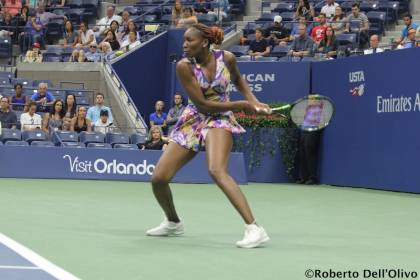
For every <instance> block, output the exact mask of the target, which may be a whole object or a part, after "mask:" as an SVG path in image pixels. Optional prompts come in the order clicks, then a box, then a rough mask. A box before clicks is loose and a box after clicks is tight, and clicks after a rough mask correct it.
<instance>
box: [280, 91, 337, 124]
mask: <svg viewBox="0 0 420 280" xmlns="http://www.w3.org/2000/svg"><path fill="white" fill-rule="evenodd" d="M289 108H291V110H290V117H291V119H292V121H293V122H294V123H295V124H296V125H297V126H298V127H299V128H300V129H302V130H305V131H316V130H320V129H323V128H325V127H326V126H327V125H328V124H329V123H330V121H331V119H332V117H333V115H334V104H333V103H332V101H331V99H330V98H328V97H326V96H322V95H318V94H313V95H307V96H305V97H303V98H301V99H299V100H297V101H296V102H294V103H293V104H288V105H284V106H281V107H277V108H272V112H273V114H280V115H282V116H284V115H283V114H282V113H281V112H282V111H284V110H286V109H289Z"/></svg>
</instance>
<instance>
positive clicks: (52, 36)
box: [45, 18, 64, 54]
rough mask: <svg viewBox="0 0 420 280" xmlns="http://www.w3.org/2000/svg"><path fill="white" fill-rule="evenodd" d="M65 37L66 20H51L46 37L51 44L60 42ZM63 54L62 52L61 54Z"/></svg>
mask: <svg viewBox="0 0 420 280" xmlns="http://www.w3.org/2000/svg"><path fill="white" fill-rule="evenodd" d="M63 35H64V19H62V18H54V19H51V20H50V21H49V22H48V24H47V27H46V31H45V36H46V37H47V39H48V40H49V42H54V40H58V39H61V38H63ZM49 51H50V48H49V49H47V52H49ZM60 54H61V52H60Z"/></svg>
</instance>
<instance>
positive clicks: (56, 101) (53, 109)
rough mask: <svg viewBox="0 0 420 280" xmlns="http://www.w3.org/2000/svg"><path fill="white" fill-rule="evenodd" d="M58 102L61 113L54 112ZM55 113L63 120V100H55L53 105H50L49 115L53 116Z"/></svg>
mask: <svg viewBox="0 0 420 280" xmlns="http://www.w3.org/2000/svg"><path fill="white" fill-rule="evenodd" d="M58 102H61V105H62V106H61V111H60V112H56V111H55V105H56V104H57V103H58ZM55 113H58V115H59V116H60V118H63V117H64V115H65V114H66V113H65V110H64V102H63V100H61V99H56V100H55V101H54V103H53V104H52V107H51V109H50V115H55Z"/></svg>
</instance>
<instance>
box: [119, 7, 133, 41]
mask: <svg viewBox="0 0 420 280" xmlns="http://www.w3.org/2000/svg"><path fill="white" fill-rule="evenodd" d="M130 20H131V19H130V13H129V12H128V11H124V12H123V13H122V18H121V24H120V28H119V30H118V34H124V33H125V31H126V30H127V28H128V23H129V22H130ZM118 34H117V35H118ZM119 39H121V37H120V38H119Z"/></svg>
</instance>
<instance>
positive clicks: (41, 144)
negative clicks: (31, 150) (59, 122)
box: [31, 141, 54, 147]
mask: <svg viewBox="0 0 420 280" xmlns="http://www.w3.org/2000/svg"><path fill="white" fill-rule="evenodd" d="M31 146H34V147H54V143H53V142H51V141H32V142H31Z"/></svg>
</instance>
